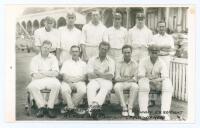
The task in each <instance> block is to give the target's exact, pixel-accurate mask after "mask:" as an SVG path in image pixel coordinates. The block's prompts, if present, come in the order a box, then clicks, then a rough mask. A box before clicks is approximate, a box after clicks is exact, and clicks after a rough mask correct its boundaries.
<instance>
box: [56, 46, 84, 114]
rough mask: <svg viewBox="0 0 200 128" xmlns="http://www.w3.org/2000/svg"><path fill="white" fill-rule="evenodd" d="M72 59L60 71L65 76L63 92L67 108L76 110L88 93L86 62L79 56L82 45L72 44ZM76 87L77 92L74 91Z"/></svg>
mask: <svg viewBox="0 0 200 128" xmlns="http://www.w3.org/2000/svg"><path fill="white" fill-rule="evenodd" d="M70 54H71V55H72V57H71V59H69V60H66V61H64V63H63V65H62V68H61V71H60V73H61V74H62V76H63V82H62V85H61V93H62V97H63V100H64V102H65V103H67V106H66V107H65V110H66V109H67V110H72V111H73V110H75V109H76V108H77V106H78V104H79V103H80V102H81V100H82V99H83V97H84V95H85V94H86V84H85V80H86V71H87V70H86V63H85V62H84V61H82V60H81V59H80V58H79V55H80V47H79V46H77V45H72V47H71V48H70ZM73 89H75V90H76V93H72V90H73Z"/></svg>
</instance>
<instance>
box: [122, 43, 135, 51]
mask: <svg viewBox="0 0 200 128" xmlns="http://www.w3.org/2000/svg"><path fill="white" fill-rule="evenodd" d="M126 48H130V49H131V52H132V50H133V47H132V46H131V45H128V44H125V45H124V46H123V47H122V52H123V50H124V49H126Z"/></svg>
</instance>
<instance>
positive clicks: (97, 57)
mask: <svg viewBox="0 0 200 128" xmlns="http://www.w3.org/2000/svg"><path fill="white" fill-rule="evenodd" d="M95 58H96V59H98V60H100V57H99V56H96V57H95ZM104 60H109V58H108V56H106V57H105V59H104ZM104 60H103V61H104Z"/></svg>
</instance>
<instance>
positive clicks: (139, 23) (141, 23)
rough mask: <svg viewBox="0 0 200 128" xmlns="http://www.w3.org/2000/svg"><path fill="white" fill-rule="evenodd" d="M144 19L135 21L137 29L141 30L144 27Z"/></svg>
mask: <svg viewBox="0 0 200 128" xmlns="http://www.w3.org/2000/svg"><path fill="white" fill-rule="evenodd" d="M144 21H145V20H144V18H137V19H136V25H137V26H138V27H139V28H142V27H143V26H144Z"/></svg>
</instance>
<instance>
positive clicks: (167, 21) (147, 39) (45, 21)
mask: <svg viewBox="0 0 200 128" xmlns="http://www.w3.org/2000/svg"><path fill="white" fill-rule="evenodd" d="M21 10H22V11H21V13H20V15H18V17H17V18H16V24H15V44H14V43H13V44H12V45H13V46H15V51H14V52H15V56H14V57H15V66H14V67H15V71H14V72H15V85H13V86H15V104H14V105H15V107H14V108H15V119H16V121H122V122H123V121H131V122H132V123H134V122H136V121H144V122H146V121H158V122H165V121H170V122H173V121H180V122H184V121H187V120H188V119H189V117H191V116H189V115H190V114H191V113H189V111H188V110H189V109H190V108H189V103H190V100H192V99H191V98H190V97H189V90H190V89H191V88H193V87H194V85H191V84H190V87H188V85H189V84H188V81H189V79H188V76H189V72H190V69H189V68H188V63H189V62H188V60H189V59H188V58H189V57H190V56H191V54H190V52H188V47H190V45H191V44H192V43H194V42H190V38H191V36H189V35H190V33H189V32H190V27H189V26H190V25H189V19H190V15H191V12H192V11H191V10H192V7H191V6H186V5H184V6H180V5H179V6H167V5H166V6H165V5H162V6H161V5H160V6H159V5H155V6H152V5H151V6H148V5H145V6H135V5H129V6H127V5H126V6H122V5H120V6H117V5H113V6H112V5H109V6H98V5H96V6H95V5H93V6H74V7H73V6H67V5H66V6H65V5H63V6H55V7H54V6H52V5H51V6H32V7H31V6H23V8H21ZM191 103H192V102H191ZM190 105H191V104H190Z"/></svg>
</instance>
